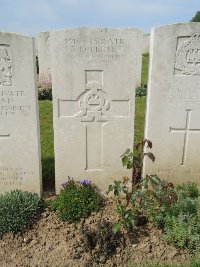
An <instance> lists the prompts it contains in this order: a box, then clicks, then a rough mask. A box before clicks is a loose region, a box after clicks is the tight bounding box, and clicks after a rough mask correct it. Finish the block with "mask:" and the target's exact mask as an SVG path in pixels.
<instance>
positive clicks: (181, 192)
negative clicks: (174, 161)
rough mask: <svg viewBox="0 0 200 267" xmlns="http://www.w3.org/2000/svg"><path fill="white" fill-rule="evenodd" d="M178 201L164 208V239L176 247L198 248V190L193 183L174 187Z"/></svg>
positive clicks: (199, 222)
mask: <svg viewBox="0 0 200 267" xmlns="http://www.w3.org/2000/svg"><path fill="white" fill-rule="evenodd" d="M176 190H177V196H178V201H177V202H176V203H173V205H172V206H171V209H169V210H166V212H165V217H164V220H163V231H164V239H165V240H167V241H168V242H169V243H172V244H175V245H177V246H178V247H183V248H189V249H199V248H200V217H199V210H200V209H199V208H200V191H199V188H198V187H197V185H196V184H195V183H185V184H183V185H179V186H177V188H176Z"/></svg>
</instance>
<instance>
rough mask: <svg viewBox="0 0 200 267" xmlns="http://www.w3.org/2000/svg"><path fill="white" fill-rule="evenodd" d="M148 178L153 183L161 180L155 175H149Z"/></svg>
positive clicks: (155, 183)
mask: <svg viewBox="0 0 200 267" xmlns="http://www.w3.org/2000/svg"><path fill="white" fill-rule="evenodd" d="M149 179H150V181H151V182H152V184H154V185H159V184H160V182H161V181H160V179H159V178H158V176H157V175H150V176H149Z"/></svg>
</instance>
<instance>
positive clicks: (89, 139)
mask: <svg viewBox="0 0 200 267" xmlns="http://www.w3.org/2000/svg"><path fill="white" fill-rule="evenodd" d="M85 75H86V84H85V91H84V92H83V93H81V94H80V95H79V96H78V98H77V99H76V100H63V99H58V117H59V118H74V119H76V120H78V121H79V122H80V123H82V124H83V125H84V127H85V136H86V139H85V140H86V141H85V142H86V163H85V166H86V167H85V170H102V169H103V143H104V141H103V139H104V133H103V132H104V126H105V125H106V124H107V123H108V122H109V121H110V120H113V119H114V118H119V117H122V118H123V117H129V116H130V100H129V99H127V100H112V99H110V98H109V97H108V95H107V93H106V92H105V91H103V71H100V70H94V71H85ZM124 104H125V105H124ZM116 105H118V106H119V105H123V107H124V111H123V112H122V113H121V114H120V111H119V109H117V106H116ZM67 106H68V108H67ZM116 110H118V114H117V115H116V114H114V113H115V111H116ZM94 144H95V146H94Z"/></svg>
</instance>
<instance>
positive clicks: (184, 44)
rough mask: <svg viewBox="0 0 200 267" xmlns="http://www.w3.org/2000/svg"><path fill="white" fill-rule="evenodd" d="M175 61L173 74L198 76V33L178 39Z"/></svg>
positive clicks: (199, 40)
mask: <svg viewBox="0 0 200 267" xmlns="http://www.w3.org/2000/svg"><path fill="white" fill-rule="evenodd" d="M181 39H182V41H181V42H180V43H179V44H178V46H177V51H176V59H175V74H177V75H200V32H195V33H194V34H192V36H190V37H188V38H187V39H185V38H180V40H181Z"/></svg>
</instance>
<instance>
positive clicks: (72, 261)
mask: <svg viewBox="0 0 200 267" xmlns="http://www.w3.org/2000/svg"><path fill="white" fill-rule="evenodd" d="M114 209H115V203H114V201H113V200H112V199H108V200H107V203H106V205H105V207H104V208H103V209H102V210H101V211H99V212H98V213H95V214H92V215H91V216H90V217H89V218H88V219H86V220H83V221H82V222H81V223H80V224H77V225H76V224H68V223H64V222H61V221H60V220H59V218H58V217H57V215H56V214H55V213H54V212H53V211H50V210H49V209H46V210H45V211H44V212H43V213H42V216H41V219H40V220H39V221H38V222H37V223H35V224H34V225H33V226H32V228H31V229H29V230H27V231H26V232H25V233H21V234H18V235H16V236H13V235H12V234H6V235H4V236H2V237H1V239H0V266H1V267H17V266H18V267H25V266H26V267H36V266H38V267H89V266H109V267H111V266H113V267H114V266H117V267H120V266H127V267H128V266H131V263H133V262H135V263H141V262H142V261H156V262H168V263H186V262H187V259H188V257H189V256H188V254H187V252H186V251H184V250H179V249H176V248H175V247H173V246H169V245H167V244H166V243H165V242H164V241H162V239H160V238H159V237H160V236H161V231H160V230H157V229H155V228H153V227H152V226H151V225H150V224H146V225H143V226H137V227H136V228H135V229H134V231H133V233H132V234H131V235H129V237H126V238H125V244H122V243H120V244H119V246H118V247H117V248H116V251H115V252H114V254H113V255H111V256H110V257H109V258H108V257H107V258H106V257H105V256H104V255H100V256H99V257H98V259H97V258H96V255H97V254H98V246H97V247H95V248H93V249H92V250H90V252H89V251H87V250H86V249H85V246H84V241H83V239H82V236H81V232H80V229H81V225H82V226H83V225H87V226H88V227H90V228H92V229H95V227H97V225H98V223H99V222H100V221H102V220H105V221H108V222H113V221H114V220H115V212H114ZM124 245H125V247H124V248H123V246H124ZM105 253H106V251H105Z"/></svg>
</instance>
